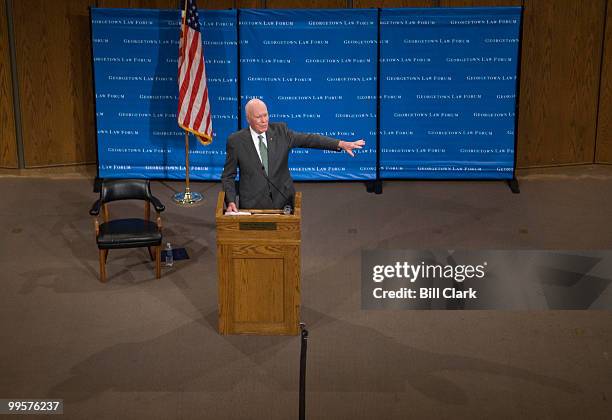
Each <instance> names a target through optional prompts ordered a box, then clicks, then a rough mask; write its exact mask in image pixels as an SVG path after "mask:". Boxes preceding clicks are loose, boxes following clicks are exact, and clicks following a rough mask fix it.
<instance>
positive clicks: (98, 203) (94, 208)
mask: <svg viewBox="0 0 612 420" xmlns="http://www.w3.org/2000/svg"><path fill="white" fill-rule="evenodd" d="M101 206H102V202H101V201H100V200H96V202H95V203H93V206H91V210H89V214H91V215H92V216H97V215H99V214H100V207H101Z"/></svg>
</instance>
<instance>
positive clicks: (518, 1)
mask: <svg viewBox="0 0 612 420" xmlns="http://www.w3.org/2000/svg"><path fill="white" fill-rule="evenodd" d="M522 5H523V0H440V7H502V6H522Z"/></svg>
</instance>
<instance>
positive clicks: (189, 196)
mask: <svg viewBox="0 0 612 420" xmlns="http://www.w3.org/2000/svg"><path fill="white" fill-rule="evenodd" d="M184 4H185V7H184V8H183V12H182V16H181V30H182V31H184V28H185V19H186V17H187V0H185V1H184ZM183 35H185V34H184V33H183ZM183 42H185V39H184V38H183ZM184 45H185V44H183V48H184ZM203 198H204V197H203V196H202V194H200V193H197V192H191V189H190V188H189V131H187V130H185V192H182V193H176V194H174V196H173V197H172V200H174V202H175V203H176V204H179V205H181V206H192V205H194V204H197V203H199V202H200V201H202V199H203Z"/></svg>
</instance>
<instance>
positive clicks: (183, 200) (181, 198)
mask: <svg viewBox="0 0 612 420" xmlns="http://www.w3.org/2000/svg"><path fill="white" fill-rule="evenodd" d="M203 198H204V197H203V196H202V194H200V193H197V192H191V190H190V188H189V132H188V131H185V192H182V193H176V194H174V197H172V199H173V200H174V202H175V203H176V204H180V205H181V206H191V205H194V204H196V203H199V202H200V201H202V199H203Z"/></svg>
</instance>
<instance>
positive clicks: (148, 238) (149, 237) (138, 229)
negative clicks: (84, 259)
mask: <svg viewBox="0 0 612 420" xmlns="http://www.w3.org/2000/svg"><path fill="white" fill-rule="evenodd" d="M118 200H143V201H145V203H144V219H115V220H111V219H110V214H109V210H108V203H110V202H113V201H118ZM151 204H153V207H154V208H155V211H156V213H157V217H156V220H155V222H152V221H151V220H150V216H151V207H150V205H151ZM100 209H102V213H103V218H104V223H102V224H100V222H99V220H98V216H99V215H100ZM164 209H165V207H164V205H163V204H162V203H161V201H159V200H158V199H157V198H155V197H154V196H153V194H151V184H150V182H149V180H146V179H109V180H104V181H102V185H101V188H100V198H99V199H98V200H97V201H96V202H95V203H94V204H93V206H92V207H91V210H89V214H91V215H92V216H94V217H95V220H94V225H95V229H96V242H97V243H98V249H99V255H100V281H101V282H103V283H104V282H106V259H107V257H108V251H109V250H111V249H119V248H139V247H147V248H148V250H149V256H150V257H151V259H152V260H154V261H155V277H156V278H160V276H161V261H160V260H161V246H162V223H161V215H160V213H161V212H162V211H164ZM152 248H153V249H154V252H155V256H153V252H152Z"/></svg>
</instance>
